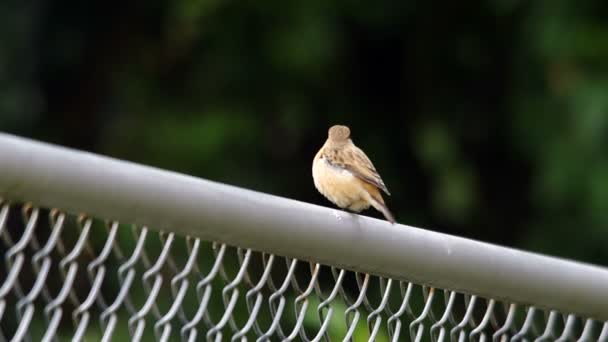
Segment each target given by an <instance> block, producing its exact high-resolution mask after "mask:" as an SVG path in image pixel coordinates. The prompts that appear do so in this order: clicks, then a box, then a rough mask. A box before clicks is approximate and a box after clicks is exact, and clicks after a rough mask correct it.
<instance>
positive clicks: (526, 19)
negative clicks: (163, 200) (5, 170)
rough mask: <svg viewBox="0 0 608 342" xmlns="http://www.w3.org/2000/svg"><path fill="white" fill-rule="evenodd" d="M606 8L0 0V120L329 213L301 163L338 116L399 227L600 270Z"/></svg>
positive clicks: (507, 0)
mask: <svg viewBox="0 0 608 342" xmlns="http://www.w3.org/2000/svg"><path fill="white" fill-rule="evenodd" d="M607 17H608V2H605V1H599V0H595V1H586V2H581V1H574V0H558V1H536V2H525V1H517V0H493V1H483V2H466V3H462V2H459V3H445V2H441V3H439V2H432V1H431V2H424V1H390V0H381V1H376V2H374V3H365V2H356V1H334V2H330V1H318V0H312V1H305V2H294V3H289V4H287V3H285V2H279V1H267V2H259V1H258V2H256V1H237V2H234V1H222V0H209V1H202V0H198V1H186V0H179V1H178V0H176V1H160V0H157V1H151V2H127V3H122V2H118V1H109V2H108V1H97V0H95V1H86V2H82V1H75V0H64V1H52V0H49V1H42V2H22V1H15V0H9V1H4V2H2V4H0V19H1V20H0V28H1V29H0V41H1V43H0V89H2V91H0V128H1V129H2V130H5V131H8V132H12V133H16V134H20V135H25V136H29V137H32V138H36V139H41V140H45V141H50V142H54V143H59V144H63V145H67V146H71V147H75V148H80V149H85V150H91V151H95V152H98V153H103V154H107V155H110V156H114V157H118V158H124V159H128V160H132V161H135V162H140V163H145V164H150V165H155V166H158V167H162V168H166V169H170V170H176V171H180V172H184V173H188V174H192V175H195V176H199V177H203V178H208V179H211V180H217V181H221V182H225V183H229V184H233V185H237V186H243V187H247V188H251V189H255V190H260V191H264V192H269V193H274V194H278V195H282V196H287V197H290V198H295V199H298V200H302V201H307V202H313V203H318V204H321V205H326V206H331V204H330V203H328V202H327V201H326V200H324V199H323V198H322V197H321V196H320V195H319V194H318V193H317V192H316V190H315V189H314V187H313V184H312V179H311V170H310V169H311V161H312V158H313V156H314V154H315V152H316V150H317V149H318V148H319V147H320V146H321V144H322V143H323V141H324V139H325V137H326V132H327V128H328V127H329V126H330V125H332V124H336V123H341V124H347V125H350V126H351V129H352V131H353V135H354V140H355V143H357V144H358V145H359V146H360V147H362V148H363V149H364V150H365V151H366V152H367V153H368V155H369V156H370V157H371V159H372V160H373V161H374V163H375V165H376V167H377V169H378V170H379V171H380V173H381V174H382V175H383V178H384V180H385V182H386V184H387V185H388V187H389V189H390V190H391V192H392V193H393V196H392V197H391V198H389V199H388V204H389V206H390V207H391V208H392V209H393V211H394V212H395V213H396V216H397V218H398V221H400V222H401V223H405V224H411V225H416V226H421V227H426V228H430V229H433V230H438V231H444V232H447V233H451V234H458V235H463V236H467V237H472V238H477V239H481V240H485V241H490V242H495V243H498V244H502V245H508V246H516V247H520V248H525V249H528V250H532V251H538V252H544V253H550V254H552V255H558V256H563V257H568V258H574V259H579V260H583V261H588V262H593V263H598V264H602V265H608V261H607V260H608V249H606V248H605V246H606V245H607V244H608V226H607V223H608V210H607V209H608V153H606V146H608V96H607V94H608V23H607V22H606V20H605V19H606V18H607ZM366 214H368V215H372V216H376V217H379V215H378V214H377V213H375V212H371V211H370V212H368V213H366Z"/></svg>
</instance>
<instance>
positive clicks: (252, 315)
mask: <svg viewBox="0 0 608 342" xmlns="http://www.w3.org/2000/svg"><path fill="white" fill-rule="evenodd" d="M0 237H1V241H2V242H1V243H0V253H1V254H2V255H3V256H4V263H3V265H2V266H1V267H0V341H5V340H13V341H20V340H26V341H32V340H35V341H38V340H43V341H52V340H56V339H67V338H71V339H72V340H76V341H80V340H102V341H110V340H118V341H122V340H135V341H139V340H145V341H147V340H154V339H155V340H159V341H168V340H183V341H199V340H207V341H249V340H250V341H279V340H281V341H322V340H323V341H367V340H369V341H407V340H411V341H423V340H424V341H448V340H449V341H465V340H472V341H489V340H492V341H507V340H510V341H608V323H605V322H598V321H595V320H593V319H588V318H585V317H578V316H576V315H573V314H569V313H567V312H558V311H555V310H553V311H552V310H544V309H540V308H536V307H534V306H526V305H520V304H519V303H508V302H501V301H496V300H494V299H492V298H481V297H478V296H475V295H474V294H463V293H458V292H455V291H450V290H447V289H439V288H431V287H426V286H421V285H417V284H413V283H408V282H403V281H397V280H393V279H385V278H381V277H376V276H373V275H369V274H360V273H356V272H351V271H348V270H344V269H339V268H336V267H332V266H331V265H321V264H318V263H309V262H306V261H302V260H296V259H289V258H284V257H281V256H278V255H272V254H266V253H262V252H256V251H252V250H249V249H242V248H238V247H231V246H227V245H225V244H219V243H214V242H208V241H203V240H201V239H199V238H191V237H187V236H179V235H177V234H175V233H172V232H156V231H153V230H150V229H148V227H138V226H129V225H125V224H122V223H119V222H111V221H110V222H108V221H103V220H100V219H97V218H91V217H87V216H85V215H80V216H75V215H70V214H68V213H65V212H63V211H61V210H60V209H50V210H49V209H45V208H38V207H35V206H33V205H31V204H12V203H9V202H8V201H2V200H0Z"/></svg>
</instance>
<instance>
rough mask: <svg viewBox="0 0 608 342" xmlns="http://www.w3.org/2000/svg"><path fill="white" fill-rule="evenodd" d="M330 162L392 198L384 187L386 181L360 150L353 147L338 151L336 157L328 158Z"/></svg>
mask: <svg viewBox="0 0 608 342" xmlns="http://www.w3.org/2000/svg"><path fill="white" fill-rule="evenodd" d="M328 162H329V163H330V164H332V165H334V166H338V167H341V168H343V169H346V170H348V171H350V172H351V173H352V174H353V175H354V176H355V177H357V178H359V179H361V180H363V181H364V182H367V183H369V184H371V185H373V186H375V187H377V188H378V189H381V190H382V191H384V192H385V193H386V194H387V195H389V196H390V194H391V193H390V192H389V191H388V189H387V188H386V185H384V181H383V180H382V178H381V177H380V175H379V174H378V171H376V168H375V167H374V164H372V162H371V160H369V158H368V157H367V156H366V155H365V152H363V151H362V150H361V149H360V148H358V147H356V146H351V147H350V148H346V149H342V150H341V151H337V150H336V151H335V155H334V156H332V157H330V158H328Z"/></svg>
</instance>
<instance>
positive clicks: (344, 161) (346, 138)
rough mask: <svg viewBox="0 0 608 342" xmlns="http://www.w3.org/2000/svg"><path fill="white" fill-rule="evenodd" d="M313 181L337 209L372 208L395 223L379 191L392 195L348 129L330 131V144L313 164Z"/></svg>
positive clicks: (332, 129) (339, 126)
mask: <svg viewBox="0 0 608 342" xmlns="http://www.w3.org/2000/svg"><path fill="white" fill-rule="evenodd" d="M312 178H313V179H314V182H315V187H316V188H317V190H319V192H320V193H321V194H323V196H325V197H326V198H327V199H329V200H330V201H332V202H333V203H334V204H336V205H337V206H338V207H340V208H343V209H348V210H351V211H354V212H360V211H361V210H364V209H367V208H369V207H370V205H371V206H372V207H374V208H376V210H378V211H380V212H381V213H382V214H384V217H386V219H387V220H388V221H389V222H391V223H395V218H394V217H393V214H391V212H390V211H389V210H388V208H387V207H386V204H384V200H383V199H382V195H381V194H380V190H382V191H384V192H385V193H386V194H387V195H389V196H390V193H389V192H388V189H387V188H386V185H384V182H383V181H382V178H380V175H379V174H378V171H376V168H375V167H374V165H373V164H372V162H371V161H370V160H369V158H368V157H367V156H366V155H365V153H364V152H363V151H361V149H359V148H358V147H357V146H355V144H353V141H352V140H351V139H350V129H349V128H348V127H346V126H341V125H335V126H332V127H331V128H330V129H329V134H328V138H327V141H326V142H325V144H324V145H323V147H321V149H320V150H319V152H317V155H316V156H315V159H314V160H313V162H312Z"/></svg>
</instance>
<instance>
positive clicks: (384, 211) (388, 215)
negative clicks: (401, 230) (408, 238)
mask: <svg viewBox="0 0 608 342" xmlns="http://www.w3.org/2000/svg"><path fill="white" fill-rule="evenodd" d="M370 202H371V205H372V206H373V207H374V208H376V210H378V211H379V212H381V213H382V215H384V217H386V220H387V221H388V222H390V223H391V224H395V222H396V221H395V217H394V216H393V214H392V213H391V211H390V210H388V207H387V206H386V204H384V203H382V202H379V201H377V200H376V199H375V198H373V197H372V200H371V201H370Z"/></svg>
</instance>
